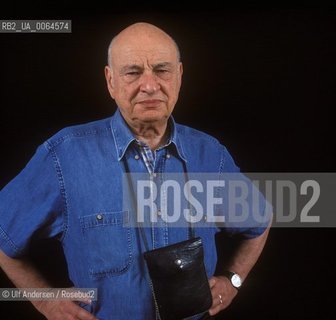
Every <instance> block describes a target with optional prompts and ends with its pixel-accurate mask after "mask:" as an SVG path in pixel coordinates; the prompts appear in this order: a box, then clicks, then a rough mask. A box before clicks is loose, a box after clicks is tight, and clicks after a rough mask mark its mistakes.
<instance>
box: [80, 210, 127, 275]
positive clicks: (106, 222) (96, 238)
mask: <svg viewBox="0 0 336 320" xmlns="http://www.w3.org/2000/svg"><path fill="white" fill-rule="evenodd" d="M79 219H80V224H81V229H82V235H83V240H84V245H85V250H86V253H87V262H88V268H89V273H90V276H91V277H93V278H102V277H105V276H117V275H120V274H122V273H124V272H126V271H127V270H128V269H129V267H130V265H131V262H132V253H133V248H132V234H131V230H130V228H129V227H127V226H126V225H127V223H128V220H129V212H128V211H119V212H99V213H96V214H93V215H89V216H83V217H80V218H79Z"/></svg>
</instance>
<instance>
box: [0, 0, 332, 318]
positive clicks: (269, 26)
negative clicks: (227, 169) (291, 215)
mask: <svg viewBox="0 0 336 320" xmlns="http://www.w3.org/2000/svg"><path fill="white" fill-rule="evenodd" d="M0 18H1V19H15V18H16V19H60V18H63V19H71V20H72V28H73V31H72V33H71V34H0V48H1V49H0V84H1V85H0V121H1V126H0V147H1V160H0V161H1V166H0V187H1V188H2V187H3V186H4V185H5V184H6V183H7V182H8V181H9V180H10V179H12V178H13V177H14V176H15V175H16V174H17V173H18V172H19V170H21V169H22V168H23V166H24V165H25V163H26V162H27V161H28V160H29V158H30V157H31V156H32V155H33V153H34V151H35V149H36V147H37V145H39V144H40V143H42V142H43V141H44V140H45V139H46V138H48V137H49V136H50V135H52V134H54V133H55V132H56V131H58V130H59V129H61V128H63V127H65V126H67V125H72V124H78V123H83V122H88V121H92V120H95V119H100V118H104V117H108V116H110V115H111V114H112V113H113V111H114V110H115V106H114V103H113V102H112V100H111V99H110V97H109V95H108V92H107V90H106V85H105V80H104V76H103V68H104V65H105V63H106V52H107V46H108V44H109V41H110V39H111V37H112V36H113V35H114V34H116V33H117V32H119V31H120V30H121V29H123V28H124V27H126V26H127V25H128V24H130V23H132V22H136V21H147V22H151V23H154V24H156V25H158V26H159V27H161V28H163V29H164V30H166V31H167V32H168V33H169V34H171V35H172V36H173V37H174V38H175V40H176V41H177V43H178V44H179V46H180V50H181V54H182V60H183V63H184V78H183V85H182V89H181V93H180V99H179V101H178V104H177V106H176V109H175V111H174V116H175V118H176V120H177V121H178V122H181V123H184V124H187V125H190V126H192V127H195V128H198V129H200V130H203V131H205V132H208V133H210V134H212V135H214V136H215V137H217V138H218V139H219V140H220V141H221V142H222V143H223V144H225V145H226V146H227V148H228V149H229V151H230V152H231V154H232V155H233V157H234V159H235V160H236V163H237V164H238V165H239V166H240V168H241V170H242V171H252V172H258V171H260V172H332V171H335V164H336V161H335V160H336V157H335V138H334V136H335V130H334V124H335V116H334V113H335V112H334V108H335V101H336V99H335V98H336V93H335V80H334V79H335V71H336V67H335V57H336V41H335V40H336V39H335V38H336V37H335V32H336V10H335V8H333V7H330V6H329V7H326V6H322V5H308V4H297V5H291V6H289V5H288V6H285V5H283V4H279V5H277V4H276V3H273V5H269V6H264V5H254V4H252V3H250V2H249V3H247V4H241V5H231V6H230V5H225V7H224V8H222V9H220V8H219V7H218V5H214V4H212V3H211V1H210V2H208V1H207V3H206V5H205V4H203V5H202V6H201V5H194V6H192V7H181V5H179V6H178V5H177V4H173V3H166V4H165V3H161V4H160V5H159V4H158V3H157V2H154V1H153V2H146V3H138V4H131V3H128V2H127V1H119V2H114V3H113V4H108V5H107V4H100V5H99V4H98V2H95V3H94V4H86V5H84V4H81V5H78V6H71V5H69V4H68V3H67V2H65V1H63V2H62V1H57V2H56V1H49V2H48V4H47V5H46V4H44V2H42V1H37V2H33V3H32V2H29V3H26V4H25V5H19V4H18V3H17V2H15V3H13V4H9V7H8V6H7V8H1V10H0ZM331 211H335V210H331ZM334 235H335V230H333V229H331V228H330V229H328V228H324V229H314V228H310V229H307V228H306V229H299V228H297V229H290V228H288V229H275V228H274V229H272V230H271V233H270V236H269V240H268V243H267V244H266V247H265V249H264V251H263V253H262V256H261V258H260V260H259V261H258V263H257V265H256V266H255V268H254V269H253V271H252V272H251V274H250V276H249V278H248V279H247V280H246V283H245V285H244V288H243V289H242V290H241V291H240V293H239V295H238V296H237V298H236V299H235V301H234V302H233V304H232V305H231V306H230V307H229V308H228V309H227V310H226V311H225V312H224V313H223V314H222V316H221V317H218V318H220V319H229V320H230V319H246V318H250V317H252V318H258V319H271V320H272V319H334V314H335V312H334V300H335V298H336V295H335V292H334V284H335V282H334V279H333V278H334V272H335V271H334V270H335V262H334V260H335V248H334ZM223 243H224V249H228V248H229V247H230V242H229V240H226V239H225V241H223ZM32 255H33V257H34V259H35V261H36V262H37V263H38V264H39V265H40V266H41V268H42V270H43V272H45V273H46V275H47V276H48V277H50V278H51V281H52V282H53V283H54V284H55V285H56V286H63V285H67V284H68V283H67V280H64V279H66V268H65V266H64V261H63V256H62V253H61V250H60V248H59V246H58V245H57V244H55V243H53V242H50V241H46V242H45V243H42V244H41V243H38V244H36V248H35V249H33V250H32ZM0 281H1V282H0V286H1V287H10V286H12V285H11V283H10V281H9V280H8V279H7V278H6V276H5V275H4V274H1V276H0ZM135 299H141V297H138V298H136V297H135ZM0 317H1V319H2V318H4V319H13V320H16V319H43V317H41V316H40V315H39V314H38V313H37V312H36V311H35V310H34V309H33V307H32V306H31V305H30V304H29V303H25V302H1V303H0Z"/></svg>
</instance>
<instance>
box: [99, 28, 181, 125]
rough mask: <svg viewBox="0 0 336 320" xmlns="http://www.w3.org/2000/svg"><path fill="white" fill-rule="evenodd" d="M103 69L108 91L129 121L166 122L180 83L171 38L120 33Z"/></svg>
mask: <svg viewBox="0 0 336 320" xmlns="http://www.w3.org/2000/svg"><path fill="white" fill-rule="evenodd" d="M111 56H112V70H111V68H109V67H106V68H105V75H106V80H107V84H108V89H109V92H110V94H111V96H112V98H113V99H115V101H116V103H117V105H118V107H119V109H120V111H121V113H122V114H123V116H124V118H125V119H126V121H127V122H128V123H129V124H134V123H155V122H162V121H167V119H168V118H169V116H170V114H171V113H172V111H173V109H174V106H175V103H176V101H177V99H178V94H179V90H180V86H181V77H182V64H181V63H180V62H179V61H178V57H177V50H176V47H175V45H174V44H173V42H172V41H171V39H169V38H167V37H165V36H163V35H161V34H157V35H156V34H155V33H154V34H151V35H150V36H148V35H147V34H146V33H139V34H136V35H135V34H131V35H126V36H123V37H122V38H121V39H118V40H117V41H116V43H115V44H114V46H113V48H112V52H111Z"/></svg>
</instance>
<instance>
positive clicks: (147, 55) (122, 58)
mask: <svg viewBox="0 0 336 320" xmlns="http://www.w3.org/2000/svg"><path fill="white" fill-rule="evenodd" d="M160 63H169V64H171V65H176V64H177V63H178V60H177V53H176V52H174V51H167V50H159V49H157V50H151V49H127V50H123V51H122V53H121V52H120V54H115V55H112V64H113V66H114V67H122V66H124V65H139V66H142V67H144V66H146V65H156V64H160Z"/></svg>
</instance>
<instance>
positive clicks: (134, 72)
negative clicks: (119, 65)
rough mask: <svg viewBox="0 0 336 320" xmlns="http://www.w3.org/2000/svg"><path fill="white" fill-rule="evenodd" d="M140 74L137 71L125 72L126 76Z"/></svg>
mask: <svg viewBox="0 0 336 320" xmlns="http://www.w3.org/2000/svg"><path fill="white" fill-rule="evenodd" d="M139 74H140V72H139V71H130V72H126V75H127V76H138V75H139Z"/></svg>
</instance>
